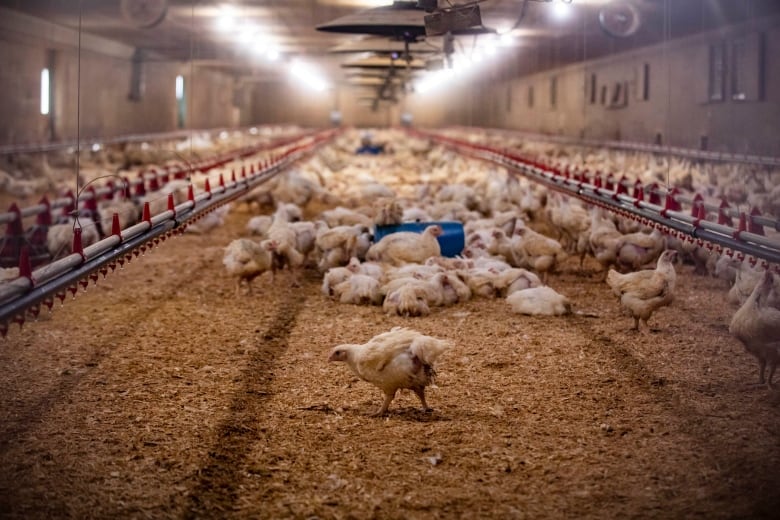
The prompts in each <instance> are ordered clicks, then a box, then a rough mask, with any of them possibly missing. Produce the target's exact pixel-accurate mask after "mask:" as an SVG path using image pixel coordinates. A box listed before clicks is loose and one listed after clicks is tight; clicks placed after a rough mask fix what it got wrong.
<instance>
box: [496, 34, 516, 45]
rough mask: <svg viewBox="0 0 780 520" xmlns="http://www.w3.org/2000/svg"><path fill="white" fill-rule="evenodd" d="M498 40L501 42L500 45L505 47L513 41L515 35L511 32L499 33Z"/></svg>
mask: <svg viewBox="0 0 780 520" xmlns="http://www.w3.org/2000/svg"><path fill="white" fill-rule="evenodd" d="M499 42H500V43H501V45H503V46H505V47H509V46H511V45H513V44H514V43H515V37H514V35H513V34H512V33H511V32H508V33H504V34H502V35H501V38H500V39H499Z"/></svg>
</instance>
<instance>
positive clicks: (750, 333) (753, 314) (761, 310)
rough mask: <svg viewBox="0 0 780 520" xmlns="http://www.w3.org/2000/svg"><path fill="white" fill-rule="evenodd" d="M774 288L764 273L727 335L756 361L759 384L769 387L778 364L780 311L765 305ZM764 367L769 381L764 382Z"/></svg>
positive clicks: (731, 324)
mask: <svg viewBox="0 0 780 520" xmlns="http://www.w3.org/2000/svg"><path fill="white" fill-rule="evenodd" d="M773 285H774V284H773V276H772V273H771V272H769V271H766V272H765V273H764V276H763V278H762V280H761V281H760V282H759V283H758V284H756V286H755V288H754V289H753V292H752V293H750V296H749V297H748V299H747V300H745V303H744V304H742V306H741V307H740V308H739V310H738V311H737V312H736V313H735V314H734V317H733V318H732V319H731V323H730V324H729V332H730V333H731V334H732V335H733V336H734V337H736V338H737V339H738V340H739V341H740V342H742V344H743V345H744V346H745V350H747V351H748V352H749V353H750V354H752V355H753V356H755V357H756V359H757V360H758V383H759V384H761V385H763V384H764V382H765V381H767V384H768V385H769V386H770V387H772V386H773V385H772V378H773V377H774V375H775V370H776V369H777V365H778V364H780V310H778V309H776V308H774V307H772V306H771V305H768V303H767V298H768V297H769V295H770V294H771V293H772V292H773V288H774V287H773ZM767 365H769V378H768V380H765V379H764V370H765V369H766V366H767Z"/></svg>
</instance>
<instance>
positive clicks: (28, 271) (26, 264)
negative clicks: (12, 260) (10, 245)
mask: <svg viewBox="0 0 780 520" xmlns="http://www.w3.org/2000/svg"><path fill="white" fill-rule="evenodd" d="M19 277H20V278H22V277H24V278H27V279H28V280H30V285H35V284H34V282H33V278H32V263H31V262H30V248H29V246H22V247H21V248H19Z"/></svg>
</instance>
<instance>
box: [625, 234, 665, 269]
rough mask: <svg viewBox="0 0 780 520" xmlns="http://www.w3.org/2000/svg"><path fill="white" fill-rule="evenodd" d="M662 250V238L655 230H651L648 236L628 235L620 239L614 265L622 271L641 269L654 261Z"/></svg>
mask: <svg viewBox="0 0 780 520" xmlns="http://www.w3.org/2000/svg"><path fill="white" fill-rule="evenodd" d="M663 250H664V237H663V235H662V234H661V232H660V231H658V230H657V229H653V231H652V232H651V233H650V234H647V233H642V232H639V233H629V234H628V235H623V238H621V239H620V248H619V249H618V250H617V258H616V263H617V265H618V266H620V267H621V268H624V269H632V270H637V269H641V268H642V266H645V265H647V264H650V263H652V262H654V261H656V259H657V258H658V255H660V254H661V252H662V251H663Z"/></svg>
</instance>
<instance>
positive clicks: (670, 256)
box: [607, 250, 677, 330]
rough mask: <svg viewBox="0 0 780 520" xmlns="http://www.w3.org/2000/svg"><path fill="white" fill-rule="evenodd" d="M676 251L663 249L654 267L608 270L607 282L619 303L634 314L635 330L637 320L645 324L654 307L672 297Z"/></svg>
mask: <svg viewBox="0 0 780 520" xmlns="http://www.w3.org/2000/svg"><path fill="white" fill-rule="evenodd" d="M676 256H677V252H676V251H672V250H667V251H664V252H663V253H662V254H661V256H660V257H659V258H658V263H657V265H656V268H655V269H654V270H645V271H637V272H634V273H628V274H620V273H618V272H617V271H614V270H612V269H610V270H609V272H608V273H607V284H609V286H610V287H611V288H612V291H613V292H614V293H615V295H616V296H617V297H618V298H620V305H621V306H622V307H623V308H624V309H625V310H627V311H628V312H629V314H631V316H632V317H633V318H634V330H639V320H640V319H641V320H642V321H643V322H644V324H645V326H647V320H649V319H650V316H652V314H653V312H655V311H656V309H659V308H661V307H665V306H667V305H669V304H670V303H672V300H673V299H674V284H675V282H676V280H677V273H676V272H675V270H674V264H673V262H674V260H675V258H676Z"/></svg>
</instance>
